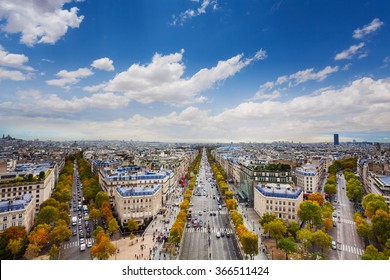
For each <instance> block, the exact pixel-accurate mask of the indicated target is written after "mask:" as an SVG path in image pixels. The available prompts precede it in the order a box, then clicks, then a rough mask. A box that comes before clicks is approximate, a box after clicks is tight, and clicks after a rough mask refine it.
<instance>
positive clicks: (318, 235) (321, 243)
mask: <svg viewBox="0 0 390 280" xmlns="http://www.w3.org/2000/svg"><path fill="white" fill-rule="evenodd" d="M312 242H313V243H314V244H316V245H317V246H318V247H320V248H321V252H322V253H323V251H324V249H329V248H330V246H331V245H332V237H331V236H330V235H329V234H327V233H325V232H323V231H322V230H317V231H316V232H314V233H313V235H312Z"/></svg>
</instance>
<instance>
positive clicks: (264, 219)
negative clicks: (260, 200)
mask: <svg viewBox="0 0 390 280" xmlns="http://www.w3.org/2000/svg"><path fill="white" fill-rule="evenodd" d="M273 220H276V215H275V214H268V213H265V214H263V216H262V217H261V218H260V220H259V223H260V225H261V226H262V227H264V226H265V225H266V224H268V223H269V222H272V221H273Z"/></svg>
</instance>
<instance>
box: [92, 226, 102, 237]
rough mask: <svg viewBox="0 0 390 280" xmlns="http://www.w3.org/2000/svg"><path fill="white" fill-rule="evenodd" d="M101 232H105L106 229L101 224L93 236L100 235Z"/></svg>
mask: <svg viewBox="0 0 390 280" xmlns="http://www.w3.org/2000/svg"><path fill="white" fill-rule="evenodd" d="M100 232H104V229H103V228H102V227H101V226H97V227H96V228H95V230H94V231H93V232H92V234H93V236H95V237H96V236H98V235H99V233H100Z"/></svg>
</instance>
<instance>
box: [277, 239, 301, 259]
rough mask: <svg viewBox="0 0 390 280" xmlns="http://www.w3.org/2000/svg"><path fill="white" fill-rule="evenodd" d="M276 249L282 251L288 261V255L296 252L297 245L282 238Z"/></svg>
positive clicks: (291, 240) (290, 240)
mask: <svg viewBox="0 0 390 280" xmlns="http://www.w3.org/2000/svg"><path fill="white" fill-rule="evenodd" d="M278 248H280V249H282V250H283V251H284V252H285V253H286V260H288V254H291V253H294V252H296V251H297V244H296V243H295V242H294V239H292V238H283V239H282V240H280V241H279V244H278Z"/></svg>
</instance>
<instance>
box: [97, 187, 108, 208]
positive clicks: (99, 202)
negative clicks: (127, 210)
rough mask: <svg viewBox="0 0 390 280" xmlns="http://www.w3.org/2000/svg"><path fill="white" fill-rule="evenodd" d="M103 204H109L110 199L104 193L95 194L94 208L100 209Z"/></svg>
mask: <svg viewBox="0 0 390 280" xmlns="http://www.w3.org/2000/svg"><path fill="white" fill-rule="evenodd" d="M104 202H108V204H110V198H109V197H108V195H107V194H106V193H105V192H102V191H100V192H98V193H97V194H96V197H95V203H96V206H97V207H98V208H102V206H103V203H104Z"/></svg>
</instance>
